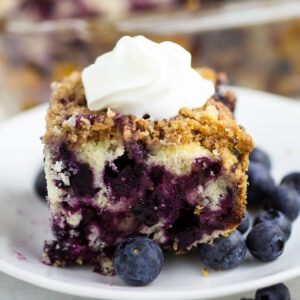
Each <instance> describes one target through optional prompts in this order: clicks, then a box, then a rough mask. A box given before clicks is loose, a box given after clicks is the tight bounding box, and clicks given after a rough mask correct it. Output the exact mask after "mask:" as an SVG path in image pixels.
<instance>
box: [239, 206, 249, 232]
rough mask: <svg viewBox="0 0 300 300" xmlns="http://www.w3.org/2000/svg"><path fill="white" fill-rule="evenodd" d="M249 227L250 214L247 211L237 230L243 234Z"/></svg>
mask: <svg viewBox="0 0 300 300" xmlns="http://www.w3.org/2000/svg"><path fill="white" fill-rule="evenodd" d="M249 227H250V215H249V213H248V212H247V211H246V213H245V217H244V219H243V220H242V223H241V224H240V226H239V227H238V228H237V230H238V231H239V232H240V233H242V234H243V233H245V232H246V231H247V230H248V229H249Z"/></svg>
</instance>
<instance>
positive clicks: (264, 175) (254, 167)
mask: <svg viewBox="0 0 300 300" xmlns="http://www.w3.org/2000/svg"><path fill="white" fill-rule="evenodd" d="M247 174H248V181H249V186H248V190H247V201H248V203H249V205H259V206H262V205H263V204H264V201H265V200H266V199H267V198H268V197H269V195H270V193H271V192H272V191H273V190H274V189H275V187H276V186H275V183H274V180H273V178H272V176H271V174H270V172H269V170H268V169H267V168H266V167H265V166H264V165H262V164H261V163H258V162H251V163H250V164H249V169H248V172H247Z"/></svg>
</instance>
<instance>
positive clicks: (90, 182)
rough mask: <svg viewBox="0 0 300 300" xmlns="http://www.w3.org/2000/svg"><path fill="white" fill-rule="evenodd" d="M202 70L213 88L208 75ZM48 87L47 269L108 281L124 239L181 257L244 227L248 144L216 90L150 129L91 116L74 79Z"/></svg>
mask: <svg viewBox="0 0 300 300" xmlns="http://www.w3.org/2000/svg"><path fill="white" fill-rule="evenodd" d="M199 72H200V73H201V74H202V76H203V77H207V79H210V80H213V81H215V84H217V82H216V81H217V80H216V78H217V76H216V74H214V72H212V71H211V70H210V71H209V70H207V69H202V70H199ZM52 88H53V94H52V97H51V101H50V108H49V110H48V113H47V116H46V120H47V131H46V134H45V135H44V138H43V141H44V144H45V148H44V154H45V172H46V178H47V186H48V202H49V206H50V209H51V216H52V217H51V223H52V230H53V233H54V236H55V240H52V241H47V242H46V243H45V246H44V255H43V261H44V262H45V263H46V264H49V265H55V266H65V265H69V264H74V263H76V264H85V263H89V264H92V265H95V266H96V271H98V272H99V273H101V274H110V273H112V272H113V268H112V263H111V259H110V258H111V256H112V254H113V251H114V249H115V247H116V245H117V244H118V243H120V242H121V241H122V240H123V239H125V238H127V237H131V236H145V237H149V238H151V239H152V240H154V241H156V242H157V243H158V244H159V245H160V246H161V247H162V248H163V249H169V250H173V251H175V252H176V253H184V252H187V251H189V250H190V249H191V248H192V247H193V246H195V245H197V244H198V243H209V242H211V241H212V240H213V239H214V238H216V237H218V236H221V235H222V236H226V235H229V234H230V233H231V232H232V231H233V230H234V229H235V228H236V227H237V226H238V225H239V224H240V223H241V220H242V218H243V217H244V213H245V205H246V186H247V176H246V174H245V171H246V170H247V167H248V155H249V152H251V150H252V148H253V142H252V139H251V137H250V136H249V135H248V134H247V133H246V132H245V131H244V130H243V128H242V127H240V126H239V125H238V124H237V122H236V121H235V120H233V118H232V113H231V112H230V109H228V108H227V107H226V106H225V105H224V104H223V103H222V102H220V101H217V100H218V98H219V97H221V96H222V97H223V98H226V96H225V95H218V89H216V90H217V93H216V95H215V96H214V97H212V98H210V99H209V100H208V101H207V102H206V104H205V105H203V106H201V107H199V108H195V109H188V108H182V109H180V111H179V112H178V114H177V115H176V116H174V117H172V118H168V119H162V120H156V121H153V120H151V118H149V116H147V115H145V116H144V117H143V118H137V117H135V116H133V115H121V114H120V113H117V112H115V111H113V110H111V109H109V108H108V109H102V110H100V111H91V110H89V109H88V107H87V100H86V95H85V90H84V87H83V84H82V77H81V74H80V73H79V72H75V73H73V74H72V75H70V76H69V77H67V78H65V79H64V80H63V81H62V82H60V83H55V84H53V86H52ZM231 99H233V97H231ZM223 102H224V101H223ZM225 102H226V101H225ZM231 102H232V101H231Z"/></svg>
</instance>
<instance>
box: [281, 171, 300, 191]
mask: <svg viewBox="0 0 300 300" xmlns="http://www.w3.org/2000/svg"><path fill="white" fill-rule="evenodd" d="M281 184H282V185H287V186H290V187H292V188H294V189H295V190H296V191H297V192H298V193H299V194H300V172H294V173H290V174H288V175H286V176H284V177H283V178H282V180H281Z"/></svg>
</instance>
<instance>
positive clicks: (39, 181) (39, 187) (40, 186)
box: [34, 169, 47, 199]
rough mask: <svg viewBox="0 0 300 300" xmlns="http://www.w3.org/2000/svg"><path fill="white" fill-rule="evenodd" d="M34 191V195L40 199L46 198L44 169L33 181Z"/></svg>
mask: <svg viewBox="0 0 300 300" xmlns="http://www.w3.org/2000/svg"><path fill="white" fill-rule="evenodd" d="M34 189H35V191H36V193H37V194H38V195H39V196H40V197H41V198H42V199H46V197H47V183H46V176H45V171H44V169H41V170H40V171H39V173H38V175H37V177H36V179H35V182H34Z"/></svg>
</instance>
